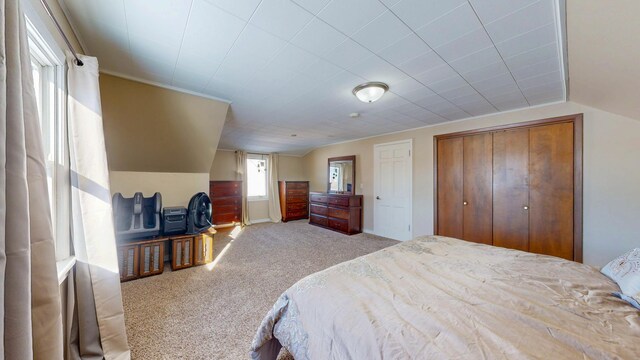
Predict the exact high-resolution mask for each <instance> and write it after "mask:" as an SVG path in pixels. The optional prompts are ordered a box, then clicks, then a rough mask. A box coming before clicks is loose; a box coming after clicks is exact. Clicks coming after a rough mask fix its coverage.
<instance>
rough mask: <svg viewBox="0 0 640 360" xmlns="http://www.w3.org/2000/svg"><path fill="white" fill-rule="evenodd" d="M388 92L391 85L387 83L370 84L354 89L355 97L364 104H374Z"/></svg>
mask: <svg viewBox="0 0 640 360" xmlns="http://www.w3.org/2000/svg"><path fill="white" fill-rule="evenodd" d="M387 90H389V85H387V84H385V83H382V82H368V83H364V84H361V85H358V86H356V87H355V88H353V95H355V96H356V97H357V98H358V100H360V101H362V102H366V103H372V102H374V101H376V100H379V99H380V98H381V97H382V95H384V93H385V92H387Z"/></svg>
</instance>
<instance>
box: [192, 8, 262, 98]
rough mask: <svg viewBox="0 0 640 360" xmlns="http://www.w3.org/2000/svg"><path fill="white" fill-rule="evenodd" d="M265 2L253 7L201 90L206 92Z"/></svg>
mask: <svg viewBox="0 0 640 360" xmlns="http://www.w3.org/2000/svg"><path fill="white" fill-rule="evenodd" d="M263 2H264V0H260V3H258V6H256V8H255V9H253V12H252V13H251V16H249V19H247V21H246V22H245V23H244V26H243V27H242V30H241V31H240V32H239V33H238V36H236V38H235V40H233V43H232V44H231V46H230V47H229V49H227V52H226V53H225V54H224V57H223V58H222V61H220V64H218V67H217V68H216V71H214V72H213V75H211V77H210V78H209V81H207V83H206V85H204V86H203V87H202V88H201V89H200V91H202V92H204V91H205V89H207V88H208V87H209V85H210V84H211V82H212V81H213V79H214V78H215V77H216V75H217V74H218V71H219V70H220V68H221V67H222V65H223V64H224V62H225V61H226V60H227V57H228V56H229V53H231V50H232V49H233V47H234V46H236V43H237V42H238V39H240V36H242V33H244V31H245V30H246V29H247V27H248V26H249V22H251V19H252V18H253V16H254V15H255V14H256V12H257V11H258V9H259V8H260V6H261V5H262V3H263ZM243 21H244V20H243Z"/></svg>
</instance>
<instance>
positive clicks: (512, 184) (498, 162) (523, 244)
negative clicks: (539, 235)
mask: <svg viewBox="0 0 640 360" xmlns="http://www.w3.org/2000/svg"><path fill="white" fill-rule="evenodd" d="M528 208H529V129H522V130H508V131H500V132H496V133H494V134H493V245H495V246H502V247H506V248H511V249H517V250H523V251H528V250H529V210H528Z"/></svg>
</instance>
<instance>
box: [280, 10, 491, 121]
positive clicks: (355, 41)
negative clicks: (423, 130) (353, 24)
mask: <svg viewBox="0 0 640 360" xmlns="http://www.w3.org/2000/svg"><path fill="white" fill-rule="evenodd" d="M290 1H291V2H292V3H294V4H295V5H297V6H298V7H300V8H301V9H303V10H304V11H306V12H307V13H309V14H311V15H312V16H313V17H314V18H316V19H318V20H319V21H322V22H323V23H325V24H326V25H328V26H330V27H331V28H332V29H334V30H336V31H337V32H339V33H340V34H342V35H344V36H346V37H347V38H348V39H350V40H351V41H353V42H354V43H356V44H358V45H360V46H362V47H363V48H364V49H366V50H367V51H369V52H370V53H371V54H372V55H373V56H375V57H377V58H378V59H380V60H382V61H384V62H385V63H387V64H389V65H390V66H392V67H394V68H395V69H396V70H398V71H400V72H402V73H403V74H405V75H406V76H407V77H409V78H411V79H413V80H415V81H417V82H418V83H420V84H422V86H424V87H425V88H427V89H428V90H430V91H431V92H433V93H434V94H436V95H437V96H439V97H440V98H442V100H444V101H445V102H448V103H449V104H450V105H452V106H453V107H455V108H457V109H458V110H460V111H462V112H464V113H465V114H467V115H469V116H473V115H472V114H470V113H468V112H467V111H465V110H464V109H462V108H460V107H459V106H458V105H456V104H454V103H453V102H451V101H450V100H448V99H447V98H445V97H444V96H442V95H440V94H438V93H437V92H436V91H434V90H433V89H432V88H430V87H429V86H428V85H426V84H424V83H423V82H422V81H420V80H418V79H416V78H415V77H413V76H411V75H409V74H408V73H407V72H405V71H404V70H402V69H400V68H399V67H397V66H396V65H394V64H392V63H390V62H389V61H387V60H386V59H385V58H383V57H381V56H380V55H378V54H376V53H375V52H374V51H372V50H371V49H369V48H368V47H366V46H364V45H362V44H361V43H359V42H358V41H357V40H355V39H353V38H352V37H350V36H349V35H347V34H345V33H344V32H342V31H341V30H339V29H337V28H335V27H334V26H333V25H331V24H329V23H328V22H326V21H324V19H322V18H319V17H317V16H316V15H315V14H313V13H312V12H310V11H309V10H307V9H306V8H304V7H302V6H300V5H299V4H298V3H296V2H294V1H292V0H290ZM382 5H383V6H384V7H385V8H386V9H387V10H389V11H390V10H391V9H389V8H388V7H387V6H386V5H385V4H384V3H383V4H382ZM392 13H393V12H392ZM393 15H394V16H396V17H397V15H396V14H395V13H393ZM376 18H377V17H376ZM400 21H402V20H400ZM402 23H403V24H404V25H405V26H407V28H409V30H411V31H413V29H411V27H409V26H408V25H407V24H406V23H404V21H402ZM365 26H366V25H365ZM363 27H364V26H363ZM361 29H362V27H361V28H360V29H358V31H360V30H361ZM358 31H356V33H357V32H358ZM414 33H415V32H414ZM345 41H347V40H345ZM342 43H344V41H343V42H342ZM342 43H340V44H342ZM340 44H338V45H337V46H336V47H334V48H333V49H335V48H337V47H338V46H340ZM294 46H295V45H294ZM427 46H428V45H427ZM333 49H332V50H333ZM322 58H323V59H325V60H326V61H328V62H329V63H331V64H332V65H335V66H337V67H338V68H340V69H343V70H344V71H346V72H348V73H350V74H352V75H355V76H357V77H361V76H360V75H358V74H355V73H353V72H352V71H351V70H348V69H344V68H343V67H341V66H339V65H337V64H335V63H333V62H332V61H331V60H329V59H327V58H326V57H324V56H322ZM445 63H446V61H445ZM449 66H450V65H449ZM454 71H455V70H454ZM465 81H466V80H465ZM474 90H475V89H474ZM394 94H395V93H394ZM396 95H398V94H396ZM398 96H399V97H400V98H402V99H403V100H405V101H407V102H409V103H412V104H414V105H416V106H418V107H420V108H422V109H424V110H427V111H429V112H430V113H432V114H434V115H438V114H437V113H434V112H433V111H431V110H429V109H427V108H425V107H423V106H420V105H418V104H416V103H414V102H413V101H410V100H408V99H406V98H404V97H402V96H400V95H398ZM494 107H495V106H494ZM496 111H499V110H498V109H497V108H496ZM438 116H440V115H438Z"/></svg>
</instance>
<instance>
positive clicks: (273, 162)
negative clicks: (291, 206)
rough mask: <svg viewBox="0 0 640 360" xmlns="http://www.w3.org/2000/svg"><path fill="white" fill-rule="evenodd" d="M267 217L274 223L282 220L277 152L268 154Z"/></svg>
mask: <svg viewBox="0 0 640 360" xmlns="http://www.w3.org/2000/svg"><path fill="white" fill-rule="evenodd" d="M268 174H269V179H268V186H269V218H270V219H271V221H273V222H274V223H278V222H280V220H282V212H281V211H280V196H279V195H280V191H279V189H278V154H270V155H269V172H268Z"/></svg>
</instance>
